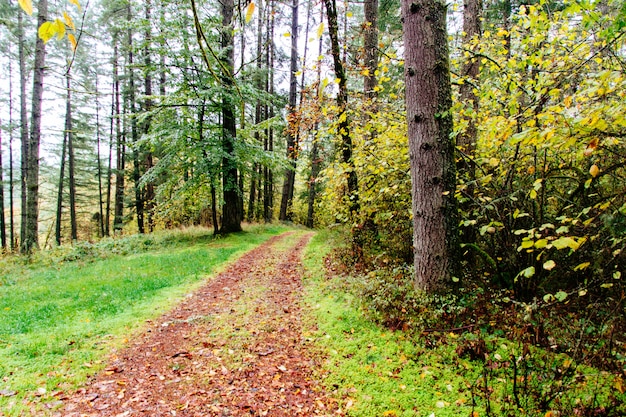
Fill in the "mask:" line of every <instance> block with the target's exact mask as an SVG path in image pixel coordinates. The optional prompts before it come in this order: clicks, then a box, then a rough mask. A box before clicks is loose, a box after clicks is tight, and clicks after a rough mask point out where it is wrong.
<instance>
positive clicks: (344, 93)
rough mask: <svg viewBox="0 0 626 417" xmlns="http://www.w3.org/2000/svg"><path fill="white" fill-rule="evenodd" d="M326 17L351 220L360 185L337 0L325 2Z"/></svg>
mask: <svg viewBox="0 0 626 417" xmlns="http://www.w3.org/2000/svg"><path fill="white" fill-rule="evenodd" d="M324 4H325V6H326V16H327V19H328V34H329V36H330V42H331V52H332V56H333V65H334V70H335V76H336V77H337V80H338V87H339V91H338V93H337V107H338V109H339V111H338V113H339V115H338V124H337V133H338V135H339V137H340V149H341V160H342V162H343V163H344V164H345V165H346V169H345V170H346V177H347V186H348V195H347V197H348V207H349V213H350V217H351V219H353V218H354V217H356V215H357V214H358V212H359V208H360V205H359V193H358V191H359V184H358V177H357V174H356V170H355V169H354V161H353V159H352V137H351V136H350V121H349V119H348V112H347V107H348V80H347V78H346V71H345V68H344V64H343V61H342V60H341V55H340V46H339V28H338V24H337V4H336V1H335V0H324Z"/></svg>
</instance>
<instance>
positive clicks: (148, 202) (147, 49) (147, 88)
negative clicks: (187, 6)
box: [143, 0, 155, 232]
mask: <svg viewBox="0 0 626 417" xmlns="http://www.w3.org/2000/svg"><path fill="white" fill-rule="evenodd" d="M151 7H152V5H151V1H150V0H146V2H145V16H146V32H145V34H144V38H145V39H144V64H145V67H146V69H145V78H144V92H145V95H146V100H145V103H144V110H145V111H146V112H149V111H151V110H152V106H153V102H152V98H151V97H152V57H151V43H152V33H151V32H152V31H151V26H150V25H151V24H152V22H151V16H150V8H151ZM150 124H151V118H150V117H146V120H145V122H144V125H143V133H144V134H146V135H147V134H148V133H149V132H150ZM153 166H154V162H153V155H152V152H151V151H150V150H146V157H145V172H148V171H149V170H150V169H151V168H152V167H153ZM154 198H155V195H154V183H153V182H152V181H149V182H148V183H147V184H146V192H145V195H144V202H145V212H146V216H147V223H148V231H149V232H153V231H154V219H153V217H152V214H153V212H154V205H155V203H154Z"/></svg>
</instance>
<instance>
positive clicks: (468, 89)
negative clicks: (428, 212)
mask: <svg viewBox="0 0 626 417" xmlns="http://www.w3.org/2000/svg"><path fill="white" fill-rule="evenodd" d="M481 11H482V1H481V0H465V3H464V8H463V33H464V34H465V35H464V36H463V44H464V47H465V48H470V47H471V44H470V41H471V40H472V38H474V37H475V36H480V32H481V24H480V16H481ZM479 69H480V60H479V59H478V58H477V57H476V56H472V55H470V56H469V58H468V59H467V60H466V61H465V62H463V68H462V70H461V71H462V75H463V76H464V77H465V79H466V80H465V82H463V83H462V84H461V86H460V88H459V90H460V91H459V93H460V100H461V103H463V104H464V105H465V106H466V107H465V111H464V113H463V116H462V118H463V120H466V121H467V128H466V129H465V132H463V133H462V134H460V135H459V136H458V140H457V146H458V147H459V149H460V150H461V152H463V153H464V154H465V156H464V157H463V158H460V161H461V163H460V164H459V171H461V172H460V173H465V174H466V177H467V178H466V180H467V181H469V182H472V181H473V180H474V176H475V175H474V173H475V165H474V162H473V157H474V153H475V150H476V140H477V139H478V128H477V126H476V114H477V113H478V106H479V101H478V96H477V95H476V93H475V92H474V90H475V88H477V85H476V83H477V82H478V72H479Z"/></svg>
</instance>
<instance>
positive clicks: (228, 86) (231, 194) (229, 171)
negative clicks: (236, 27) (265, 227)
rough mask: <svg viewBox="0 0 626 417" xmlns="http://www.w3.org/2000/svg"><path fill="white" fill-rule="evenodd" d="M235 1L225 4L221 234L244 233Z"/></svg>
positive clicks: (227, 0) (222, 65) (223, 8)
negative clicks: (235, 89) (237, 144)
mask: <svg viewBox="0 0 626 417" xmlns="http://www.w3.org/2000/svg"><path fill="white" fill-rule="evenodd" d="M234 9H235V3H234V0H225V1H224V2H223V3H222V31H221V47H222V59H221V67H222V78H221V81H222V86H223V87H224V92H223V93H222V147H223V153H224V157H223V158H222V187H223V198H224V206H223V209H222V226H221V228H220V233H231V232H239V231H241V213H240V210H239V206H240V204H239V196H240V194H241V192H242V191H241V190H240V189H239V181H238V180H237V175H238V172H237V161H236V155H235V141H236V138H237V126H236V121H235V113H234V109H235V105H234V99H235V97H234V94H233V91H232V90H233V86H234V82H235V81H234V78H233V64H234V56H235V50H234V49H235V43H234V37H233V13H234Z"/></svg>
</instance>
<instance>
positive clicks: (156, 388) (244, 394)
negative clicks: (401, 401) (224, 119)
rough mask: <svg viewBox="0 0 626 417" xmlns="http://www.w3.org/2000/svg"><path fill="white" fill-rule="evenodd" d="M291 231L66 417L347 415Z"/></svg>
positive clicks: (233, 272)
mask: <svg viewBox="0 0 626 417" xmlns="http://www.w3.org/2000/svg"><path fill="white" fill-rule="evenodd" d="M311 236H312V233H308V232H307V233H304V232H289V233H285V234H282V235H280V236H275V237H273V238H271V239H270V240H269V241H267V242H266V243H264V244H262V245H260V246H259V247H257V248H256V249H253V250H252V251H250V252H248V253H246V254H245V255H243V256H242V257H241V258H240V259H239V260H237V261H236V262H235V263H233V264H232V265H230V266H229V267H227V269H226V270H224V271H223V272H222V273H220V274H219V275H217V276H216V277H214V278H212V279H210V280H209V281H208V282H207V284H206V285H205V286H203V287H202V288H200V289H199V290H197V291H196V292H195V293H193V294H191V295H189V296H188V297H187V298H186V299H185V300H184V301H183V302H182V303H180V304H179V305H178V306H177V307H176V308H174V309H173V310H172V311H170V312H169V313H167V314H165V315H163V316H162V317H160V318H159V319H158V320H155V321H151V322H149V323H148V326H147V328H146V329H145V331H144V332H143V333H141V334H140V335H138V336H136V337H135V339H134V340H133V341H131V342H130V343H129V346H128V347H126V348H124V349H122V350H120V351H118V352H116V353H115V354H113V355H112V356H111V358H110V362H109V364H108V366H107V367H106V369H105V370H104V371H102V372H100V373H99V374H97V375H95V376H94V377H92V378H91V380H90V381H88V383H87V384H86V385H85V386H84V387H83V388H81V389H79V390H78V391H77V392H76V393H75V394H74V395H72V396H71V397H70V398H68V399H67V400H66V401H65V404H64V409H63V412H62V413H61V415H63V416H67V417H86V416H107V417H108V416H116V417H130V416H277V417H278V416H337V415H342V413H341V411H338V410H339V408H338V405H337V403H336V402H335V401H334V400H333V399H332V398H330V397H329V396H328V395H327V394H326V393H324V392H323V390H322V388H321V387H320V385H319V384H318V382H317V381H316V380H314V379H313V375H314V374H315V372H314V371H315V370H318V369H320V364H319V360H320V359H319V358H316V357H315V355H313V354H311V350H310V348H309V346H308V344H309V340H310V339H308V338H307V337H306V330H305V329H303V325H302V317H301V307H300V301H301V290H302V271H301V269H302V268H301V257H302V250H303V249H304V247H305V246H306V244H307V243H308V241H309V240H310V238H311Z"/></svg>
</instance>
